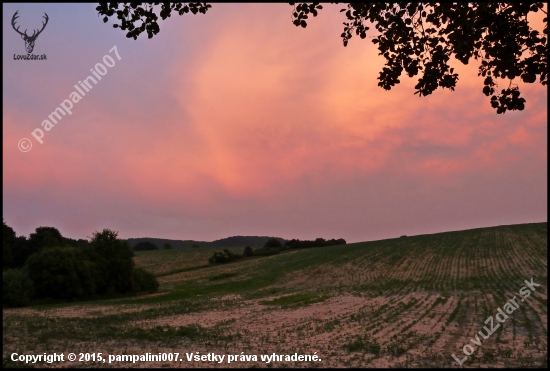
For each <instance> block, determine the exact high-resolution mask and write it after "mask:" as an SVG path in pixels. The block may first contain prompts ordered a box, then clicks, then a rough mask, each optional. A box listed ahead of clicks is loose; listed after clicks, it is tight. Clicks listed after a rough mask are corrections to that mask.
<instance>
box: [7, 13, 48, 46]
mask: <svg viewBox="0 0 550 371" xmlns="http://www.w3.org/2000/svg"><path fill="white" fill-rule="evenodd" d="M18 12H19V10H18V11H17V12H15V14H14V15H13V18H12V19H11V25H12V27H13V29H14V30H15V31H17V33H18V34H19V35H21V38H22V39H23V40H25V48H26V49H27V53H29V54H30V53H32V51H33V49H34V42H35V41H36V38H37V37H38V35H40V33H41V32H42V31H44V28H45V27H46V25H47V24H48V19H49V18H48V14H46V13H44V14H46V15H45V16H44V18H45V19H46V22H42V29H41V30H40V31H38V30H34V32H33V34H32V35H31V36H29V35H27V30H25V32H21V31H19V27H17V28H15V20H16V19H17V18H19V16H18V15H17V13H18Z"/></svg>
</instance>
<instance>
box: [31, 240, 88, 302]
mask: <svg viewBox="0 0 550 371" xmlns="http://www.w3.org/2000/svg"><path fill="white" fill-rule="evenodd" d="M27 267H28V272H29V277H30V278H31V280H32V281H33V284H34V288H35V295H36V297H37V298H53V299H69V300H71V299H77V298H85V297H90V296H93V295H94V294H95V292H96V285H95V281H96V277H97V275H96V274H95V268H96V267H95V264H93V263H92V262H91V261H89V260H87V259H86V258H85V255H84V253H83V252H82V251H81V250H79V249H77V248H74V247H50V248H46V249H41V250H40V251H38V252H37V253H34V254H33V255H32V256H31V257H30V258H29V260H28V262H27Z"/></svg>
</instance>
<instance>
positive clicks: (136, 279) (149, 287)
mask: <svg viewBox="0 0 550 371" xmlns="http://www.w3.org/2000/svg"><path fill="white" fill-rule="evenodd" d="M132 275H133V284H134V287H133V291H134V292H148V293H154V292H157V291H158V288H159V282H158V281H157V278H156V277H155V275H154V274H153V273H151V272H148V271H146V270H145V269H144V268H143V267H135V268H134V270H133V272H132Z"/></svg>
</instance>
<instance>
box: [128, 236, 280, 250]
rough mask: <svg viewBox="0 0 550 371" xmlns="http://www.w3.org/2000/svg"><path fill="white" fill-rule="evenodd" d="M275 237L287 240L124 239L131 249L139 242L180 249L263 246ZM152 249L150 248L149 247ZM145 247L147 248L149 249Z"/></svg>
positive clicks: (255, 238)
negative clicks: (167, 245)
mask: <svg viewBox="0 0 550 371" xmlns="http://www.w3.org/2000/svg"><path fill="white" fill-rule="evenodd" d="M272 238H274V239H276V240H278V241H279V242H281V244H283V245H284V244H285V242H287V240H285V239H284V238H280V237H268V236H233V237H227V238H222V239H220V240H215V241H212V242H206V241H194V240H170V239H166V238H151V237H142V238H128V239H127V240H126V241H127V242H128V244H129V245H130V247H131V248H132V249H135V247H136V246H137V245H138V244H140V247H141V246H146V244H147V245H148V246H151V245H150V244H153V245H155V246H156V247H158V248H159V249H163V248H164V246H166V244H169V245H170V247H171V248H173V249H181V248H187V247H203V246H208V247H244V246H251V247H263V246H265V244H266V243H267V241H269V240H270V239H272ZM149 249H152V248H149ZM149 249H147V250H149ZM138 250H141V248H139V247H138Z"/></svg>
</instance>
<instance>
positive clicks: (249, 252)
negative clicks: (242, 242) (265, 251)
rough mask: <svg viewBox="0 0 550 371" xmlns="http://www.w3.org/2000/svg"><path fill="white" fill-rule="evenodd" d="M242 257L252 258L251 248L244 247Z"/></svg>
mask: <svg viewBox="0 0 550 371" xmlns="http://www.w3.org/2000/svg"><path fill="white" fill-rule="evenodd" d="M243 256H254V250H253V249H252V247H250V246H247V247H245V248H244V251H243Z"/></svg>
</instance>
